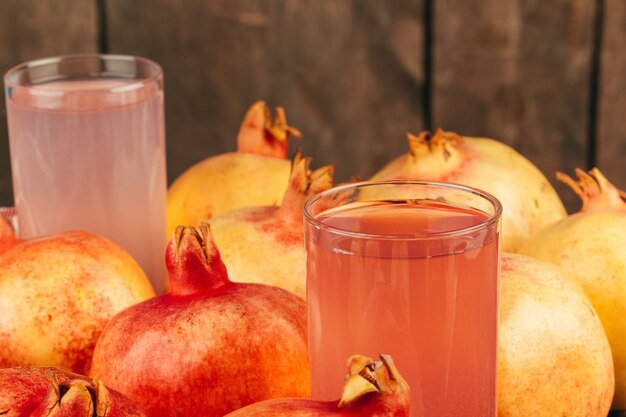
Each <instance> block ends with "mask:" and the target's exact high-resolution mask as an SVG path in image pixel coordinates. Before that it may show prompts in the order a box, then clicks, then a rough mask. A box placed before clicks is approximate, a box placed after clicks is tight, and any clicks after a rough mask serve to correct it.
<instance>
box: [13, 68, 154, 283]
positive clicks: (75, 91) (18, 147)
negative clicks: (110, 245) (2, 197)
mask: <svg viewBox="0 0 626 417" xmlns="http://www.w3.org/2000/svg"><path fill="white" fill-rule="evenodd" d="M124 87H133V88H129V89H128V91H126V92H124V91H122V92H114V93H112V92H111V89H112V88H122V89H123V88H124ZM29 89H34V90H36V91H34V92H32V94H29V91H28V90H27V89H25V88H23V87H20V88H19V89H16V90H14V95H13V96H12V98H11V99H8V100H7V110H8V115H9V131H10V148H11V165H12V174H13V186H14V194H15V206H16V210H17V212H18V218H19V220H20V225H19V226H20V229H19V233H20V236H21V237H23V238H26V239H28V238H32V237H35V236H40V235H47V234H52V233H57V232H61V231H65V230H88V231H92V232H95V233H98V234H101V235H103V236H106V237H108V238H110V239H112V240H113V241H115V242H117V243H118V244H120V245H122V246H123V247H124V248H125V249H126V250H128V251H129V252H130V254H131V255H132V256H133V257H134V258H135V259H136V260H137V261H138V262H139V264H140V265H141V266H142V268H143V269H144V271H145V272H146V274H147V275H148V277H149V278H150V280H151V281H152V282H153V284H154V285H155V287H156V289H157V290H159V289H161V288H160V287H161V286H162V284H163V279H164V274H165V271H164V266H163V253H164V248H165V240H166V236H165V199H166V171H165V138H164V131H163V94H162V92H161V91H160V90H159V89H158V88H156V89H155V88H154V87H153V89H152V90H151V91H147V90H145V89H143V90H142V89H141V83H139V84H138V82H137V80H124V79H119V80H113V79H93V80H81V81H58V82H50V83H46V84H40V85H35V86H31V87H29Z"/></svg>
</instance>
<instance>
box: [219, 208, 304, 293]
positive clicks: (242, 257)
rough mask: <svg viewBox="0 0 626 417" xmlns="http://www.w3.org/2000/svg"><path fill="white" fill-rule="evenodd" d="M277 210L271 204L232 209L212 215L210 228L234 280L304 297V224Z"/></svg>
mask: <svg viewBox="0 0 626 417" xmlns="http://www.w3.org/2000/svg"><path fill="white" fill-rule="evenodd" d="M278 214H279V207H270V206H266V207H247V208H242V209H238V210H233V211H230V212H228V213H224V214H222V215H219V216H216V217H214V218H213V219H211V230H212V231H213V234H214V236H215V241H216V242H217V244H218V245H219V247H220V252H221V253H222V257H223V259H224V262H225V263H226V264H227V265H228V271H229V276H230V277H231V279H232V280H233V281H235V282H244V281H246V280H247V282H252V281H251V280H254V281H253V282H255V283H263V284H268V285H274V286H276V287H280V288H283V289H285V290H287V291H290V292H292V293H293V294H295V295H297V296H298V297H300V298H302V299H303V300H305V299H306V251H305V250H304V240H303V232H302V230H303V229H302V227H303V226H302V224H297V223H296V224H293V223H291V224H289V223H287V224H286V223H285V222H284V221H282V219H280V218H279V217H278ZM259 265H262V266H263V267H262V268H259ZM250 271H255V273H254V274H251V273H250Z"/></svg>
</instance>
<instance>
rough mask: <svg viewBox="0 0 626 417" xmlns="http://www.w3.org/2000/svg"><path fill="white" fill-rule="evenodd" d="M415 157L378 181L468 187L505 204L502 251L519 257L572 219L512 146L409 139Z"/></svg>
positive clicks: (395, 164) (454, 138)
mask: <svg viewBox="0 0 626 417" xmlns="http://www.w3.org/2000/svg"><path fill="white" fill-rule="evenodd" d="M408 140H409V152H408V153H407V154H405V155H402V156H400V157H398V158H396V159H394V160H392V161H391V162H389V163H388V164H387V165H386V166H385V167H383V168H382V169H381V170H380V171H379V172H378V173H376V174H374V176H373V177H372V180H389V179H414V180H428V181H446V182H453V183H458V184H463V185H468V186H471V187H475V188H478V189H481V190H483V191H486V192H488V193H490V194H493V195H494V196H495V197H496V198H497V199H498V200H500V202H501V203H502V207H503V211H502V237H501V248H502V250H503V251H506V252H517V250H518V249H519V247H520V246H521V245H522V244H523V243H524V242H525V241H526V240H528V239H529V238H530V237H531V236H532V235H534V234H535V233H536V232H537V231H539V230H540V229H541V228H543V227H545V226H547V225H549V224H551V223H554V222H556V221H558V220H560V219H562V218H564V217H565V216H566V211H565V207H564V206H563V203H562V202H561V200H560V199H559V196H558V195H557V193H556V191H555V190H554V188H553V187H552V185H550V182H549V181H548V180H547V179H546V177H545V176H544V175H543V174H542V173H541V172H540V171H539V169H537V167H535V166H534V165H533V164H532V163H531V162H530V161H529V160H527V159H526V158H524V157H523V156H522V155H521V154H519V153H518V152H517V151H516V150H514V149H513V148H511V147H510V146H508V145H506V144H504V143H501V142H498V141H496V140H493V139H487V138H472V137H462V136H459V135H457V134H456V133H452V132H444V131H443V130H441V129H439V130H438V131H437V132H436V133H435V134H434V135H432V136H431V135H430V133H429V132H422V133H421V134H420V135H419V136H413V135H411V134H409V138H408Z"/></svg>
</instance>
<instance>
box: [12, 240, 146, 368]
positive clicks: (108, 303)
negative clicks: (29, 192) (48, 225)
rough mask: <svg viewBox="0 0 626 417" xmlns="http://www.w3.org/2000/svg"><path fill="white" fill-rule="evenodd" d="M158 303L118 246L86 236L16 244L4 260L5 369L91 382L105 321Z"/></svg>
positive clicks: (126, 254)
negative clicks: (56, 371)
mask: <svg viewBox="0 0 626 417" xmlns="http://www.w3.org/2000/svg"><path fill="white" fill-rule="evenodd" d="M152 296H154V290H153V289H152V287H151V286H150V282H149V281H148V279H147V277H146V276H145V274H144V273H143V271H142V270H141V268H140V267H139V265H138V264H137V263H136V262H135V261H134V259H132V258H131V256H130V255H129V254H128V253H127V252H126V251H125V250H123V249H122V248H121V247H120V246H118V245H116V244H114V243H113V242H111V241H109V240H108V239H105V238H103V237H101V236H97V235H94V234H92V233H87V232H66V233H61V234H58V235H53V236H48V237H42V238H38V239H33V240H29V241H24V242H21V243H18V244H16V245H15V246H13V247H12V248H10V249H9V250H7V251H6V252H4V253H3V254H2V255H0V312H1V313H0V367H12V366H20V365H35V366H56V367H60V368H64V369H68V370H71V371H74V372H78V373H82V374H86V373H87V372H88V370H89V364H90V362H91V356H92V354H93V349H94V346H95V343H96V340H97V338H98V336H99V335H100V332H101V331H102V329H103V328H104V326H105V325H106V323H107V321H108V320H109V319H110V318H111V317H113V316H114V315H115V314H116V313H118V312H119V311H121V310H123V309H124V308H126V307H128V306H130V305H132V304H135V303H137V302H139V301H143V300H146V299H148V298H150V297H152Z"/></svg>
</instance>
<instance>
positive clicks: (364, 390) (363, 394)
mask: <svg viewBox="0 0 626 417" xmlns="http://www.w3.org/2000/svg"><path fill="white" fill-rule="evenodd" d="M380 358H381V360H382V362H378V363H374V362H373V361H372V360H371V359H370V358H367V357H365V356H362V355H354V356H352V357H351V358H350V359H349V360H348V374H347V375H346V384H345V386H344V390H343V393H342V395H341V398H340V399H339V400H337V401H314V400H306V399H300V398H281V399H275V400H267V401H262V402H259V403H255V404H251V405H249V406H247V407H244V408H241V409H239V410H237V411H234V412H233V413H230V414H228V415H226V416H225V417H357V416H358V417H408V416H409V411H410V398H409V391H410V389H409V386H408V384H407V383H406V381H405V380H404V379H403V378H402V376H401V375H400V373H399V372H398V370H397V369H396V367H395V365H394V363H393V360H392V359H391V356H389V355H380Z"/></svg>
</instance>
